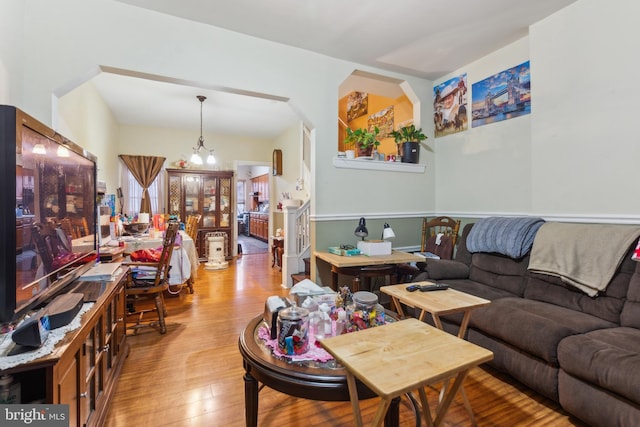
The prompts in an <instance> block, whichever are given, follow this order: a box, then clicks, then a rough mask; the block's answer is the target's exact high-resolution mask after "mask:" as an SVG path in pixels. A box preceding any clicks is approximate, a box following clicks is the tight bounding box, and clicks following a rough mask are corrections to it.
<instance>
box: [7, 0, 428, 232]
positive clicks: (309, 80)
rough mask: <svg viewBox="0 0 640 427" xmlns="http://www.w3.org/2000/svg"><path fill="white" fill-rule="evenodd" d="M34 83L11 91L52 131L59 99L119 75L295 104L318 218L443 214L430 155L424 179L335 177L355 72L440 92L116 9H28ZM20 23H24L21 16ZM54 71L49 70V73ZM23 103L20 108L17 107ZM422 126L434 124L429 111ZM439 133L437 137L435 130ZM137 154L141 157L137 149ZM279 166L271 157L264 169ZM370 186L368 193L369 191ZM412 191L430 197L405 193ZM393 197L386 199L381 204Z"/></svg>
mask: <svg viewBox="0 0 640 427" xmlns="http://www.w3.org/2000/svg"><path fill="white" fill-rule="evenodd" d="M26 4H27V6H26V13H25V16H26V18H25V27H28V28H29V29H30V30H29V31H28V32H26V33H25V41H24V45H25V46H24V51H23V52H34V53H36V52H37V54H33V55H27V54H25V56H24V73H22V74H20V73H11V76H10V80H11V81H10V84H18V85H22V84H24V86H25V94H24V100H25V102H24V106H23V107H24V109H25V110H26V111H28V112H30V113H31V114H32V115H34V116H35V117H36V118H38V119H40V120H41V121H43V122H44V123H52V117H53V114H54V112H55V111H54V108H53V102H52V95H53V94H63V93H65V90H66V89H68V88H69V87H73V85H74V84H78V83H82V82H84V81H86V80H87V79H88V78H90V77H91V76H92V73H96V72H97V70H98V67H99V66H111V67H115V68H120V69H126V70H133V71H137V72H144V73H150V74H156V75H160V76H166V77H168V78H173V79H180V80H184V81H190V82H197V83H201V84H202V85H207V86H223V87H229V88H238V89H243V90H249V91H255V92H260V93H265V94H272V95H277V96H283V97H288V98H290V99H291V104H292V106H293V107H294V109H297V110H299V111H300V112H301V113H302V114H303V116H304V118H305V120H306V121H307V125H309V127H310V128H313V129H314V130H315V132H314V135H315V141H314V147H315V151H314V153H313V157H312V159H313V161H314V162H315V163H314V165H313V167H312V169H313V171H314V173H315V176H314V180H315V181H316V185H315V194H314V195H313V196H312V197H314V198H315V203H314V204H313V206H314V209H315V214H316V216H317V218H320V219H322V218H324V219H330V218H331V217H333V216H335V215H339V214H341V213H342V212H348V213H351V215H353V216H359V215H360V214H362V213H364V212H394V211H395V212H402V213H405V212H409V213H413V214H416V215H417V214H419V213H423V212H424V211H425V210H427V209H429V208H431V209H432V208H433V206H434V184H433V168H432V166H433V156H432V155H431V153H428V152H424V151H423V153H422V155H421V158H422V162H423V163H427V165H428V167H427V172H426V173H424V174H410V175H408V174H403V173H388V172H383V173H381V172H375V171H353V170H345V169H335V168H334V167H333V166H332V158H333V157H334V155H335V151H336V141H337V110H338V88H339V85H340V83H341V82H342V81H344V80H345V79H346V78H347V77H348V76H349V75H350V74H351V73H352V72H353V70H354V69H362V70H365V71H370V72H374V73H377V74H383V75H388V76H391V77H395V78H399V79H402V80H407V81H409V83H410V84H411V86H412V87H413V88H414V90H415V91H416V93H417V94H418V95H421V96H427V95H428V94H429V93H430V91H431V87H432V83H431V82H430V81H427V80H422V79H417V78H413V77H409V76H404V75H401V74H396V73H387V72H382V71H381V70H377V69H372V68H368V67H363V66H360V65H358V64H355V63H350V62H346V61H339V60H335V59H332V58H328V57H326V56H323V55H318V54H314V53H310V52H307V51H304V50H301V49H297V48H292V47H288V46H284V45H279V44H276V43H272V42H268V41H265V40H260V39H257V38H254V37H249V36H244V35H241V34H238V33H234V32H230V31H226V30H222V29H217V28H213V27H210V26H207V25H203V24H199V23H194V22H191V21H187V20H184V19H179V18H174V17H171V16H166V15H162V14H159V13H155V12H150V11H147V10H144V9H140V8H136V7H132V6H129V5H126V4H122V3H119V2H115V1H112V0H92V1H90V2H87V1H84V0H60V1H56V2H51V1H49V0H26ZM18 19H22V17H21V16H19V17H18ZM43 64H46V66H43ZM10 101H13V100H10ZM424 114H426V116H424V117H423V119H422V122H423V123H428V121H427V118H429V117H430V112H429V111H426V112H425V113H424ZM427 132H428V133H432V130H431V129H429V128H428V129H427ZM128 148H130V151H133V150H134V147H131V146H129V147H128ZM262 160H263V161H265V162H270V160H271V150H269V153H268V154H267V155H266V156H265V157H264V158H263V159H262ZM363 184H364V185H363ZM407 184H411V185H412V186H415V187H417V188H419V189H420V193H421V194H420V197H407V193H404V192H402V191H398V189H399V188H400V189H404V188H407ZM380 194H387V195H388V196H387V197H386V198H381V197H379V195H380Z"/></svg>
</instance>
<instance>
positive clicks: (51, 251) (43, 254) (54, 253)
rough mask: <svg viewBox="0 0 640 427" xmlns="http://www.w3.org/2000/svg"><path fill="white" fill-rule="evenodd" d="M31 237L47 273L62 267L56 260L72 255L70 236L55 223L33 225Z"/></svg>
mask: <svg viewBox="0 0 640 427" xmlns="http://www.w3.org/2000/svg"><path fill="white" fill-rule="evenodd" d="M31 237H32V238H33V241H34V243H35V246H36V252H37V253H38V255H40V258H41V259H42V264H43V265H44V269H45V271H46V272H47V273H50V272H52V271H53V270H55V269H56V268H59V267H60V265H59V264H60V263H59V262H56V259H58V258H60V257H61V256H63V255H65V254H69V253H71V241H69V240H68V235H67V234H66V232H65V231H64V230H63V229H62V228H60V227H58V225H57V224H56V223H54V222H51V221H50V222H47V223H46V224H42V223H39V222H37V223H35V224H33V228H32V231H31ZM57 264H58V265H57Z"/></svg>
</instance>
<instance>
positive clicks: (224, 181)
mask: <svg viewBox="0 0 640 427" xmlns="http://www.w3.org/2000/svg"><path fill="white" fill-rule="evenodd" d="M229 221H231V178H220V227H229Z"/></svg>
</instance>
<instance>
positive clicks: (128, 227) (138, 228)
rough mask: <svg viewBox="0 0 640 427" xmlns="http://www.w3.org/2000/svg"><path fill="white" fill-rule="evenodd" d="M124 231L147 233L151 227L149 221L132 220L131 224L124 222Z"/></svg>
mask: <svg viewBox="0 0 640 427" xmlns="http://www.w3.org/2000/svg"><path fill="white" fill-rule="evenodd" d="M123 226H124V231H125V232H126V233H128V234H130V235H136V234H142V233H146V232H147V230H148V229H149V223H148V222H131V223H129V224H123Z"/></svg>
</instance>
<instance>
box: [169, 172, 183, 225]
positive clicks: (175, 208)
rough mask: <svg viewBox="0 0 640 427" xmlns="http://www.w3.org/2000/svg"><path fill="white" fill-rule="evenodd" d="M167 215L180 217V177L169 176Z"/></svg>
mask: <svg viewBox="0 0 640 427" xmlns="http://www.w3.org/2000/svg"><path fill="white" fill-rule="evenodd" d="M167 208H168V210H169V215H177V216H182V213H181V208H182V177H180V176H179V175H169V206H167Z"/></svg>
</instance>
